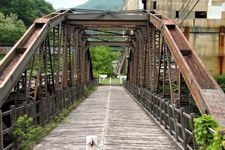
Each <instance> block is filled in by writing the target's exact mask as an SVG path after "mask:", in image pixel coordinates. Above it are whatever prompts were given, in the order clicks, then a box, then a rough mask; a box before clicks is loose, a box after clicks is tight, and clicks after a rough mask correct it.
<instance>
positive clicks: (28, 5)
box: [0, 0, 54, 27]
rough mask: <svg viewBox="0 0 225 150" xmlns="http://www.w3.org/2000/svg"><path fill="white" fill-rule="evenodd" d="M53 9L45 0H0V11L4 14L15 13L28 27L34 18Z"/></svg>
mask: <svg viewBox="0 0 225 150" xmlns="http://www.w3.org/2000/svg"><path fill="white" fill-rule="evenodd" d="M52 11H54V9H53V7H52V5H51V4H50V3H48V2H46V1H45V0H0V12H2V13H3V14H5V15H10V14H11V13H13V14H17V15H18V17H19V19H21V20H22V21H23V22H24V24H25V25H26V26H27V27H28V26H30V25H31V24H32V22H33V21H34V19H36V18H39V17H41V16H44V15H47V14H49V13H50V12H52Z"/></svg>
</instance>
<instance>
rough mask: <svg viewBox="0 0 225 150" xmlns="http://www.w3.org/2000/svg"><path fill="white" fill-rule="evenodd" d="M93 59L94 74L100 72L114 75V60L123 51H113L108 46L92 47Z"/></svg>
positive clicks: (96, 74)
mask: <svg viewBox="0 0 225 150" xmlns="http://www.w3.org/2000/svg"><path fill="white" fill-rule="evenodd" d="M90 52H91V60H92V64H93V73H94V76H95V77H96V76H98V75H99V74H107V75H108V76H112V75H113V66H112V61H113V60H118V59H119V57H120V55H121V53H120V52H119V51H113V50H112V49H111V48H110V47H107V46H96V47H91V49H90Z"/></svg>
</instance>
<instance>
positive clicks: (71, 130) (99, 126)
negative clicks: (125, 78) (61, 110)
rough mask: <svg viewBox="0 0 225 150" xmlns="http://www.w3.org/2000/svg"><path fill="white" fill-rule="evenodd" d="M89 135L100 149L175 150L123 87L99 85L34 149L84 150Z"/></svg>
mask: <svg viewBox="0 0 225 150" xmlns="http://www.w3.org/2000/svg"><path fill="white" fill-rule="evenodd" d="M88 135H97V136H98V146H99V150H170V149H171V150H172V149H175V146H174V145H173V143H172V142H171V141H170V140H169V138H168V137H167V136H166V135H164V134H163V132H162V131H161V130H160V129H159V127H158V126H157V125H156V124H155V122H154V121H153V120H152V119H151V118H150V117H149V116H148V115H147V114H146V113H145V112H144V111H143V110H142V109H141V108H140V107H139V106H138V104H137V103H136V102H135V101H134V100H133V99H132V98H131V97H130V96H129V95H128V94H127V93H126V92H125V91H124V89H123V88H122V87H115V86H102V87H98V89H97V91H96V92H95V93H93V94H92V95H90V96H89V97H88V98H87V99H86V100H85V101H84V102H83V103H82V104H81V105H80V106H79V107H78V108H77V109H76V110H74V111H73V112H72V113H71V114H70V115H69V117H68V118H67V119H66V120H65V121H64V122H63V123H62V124H60V125H59V126H58V127H57V128H56V129H54V130H53V131H52V132H51V133H50V134H49V135H48V136H47V137H45V138H44V139H42V140H41V142H40V143H39V144H38V145H36V147H35V148H34V150H62V149H63V150H85V145H86V136H88Z"/></svg>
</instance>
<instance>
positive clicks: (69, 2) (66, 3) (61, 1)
mask: <svg viewBox="0 0 225 150" xmlns="http://www.w3.org/2000/svg"><path fill="white" fill-rule="evenodd" d="M46 1H47V2H50V3H51V4H52V5H53V7H54V8H55V9H57V8H71V7H75V6H78V5H80V4H83V3H85V2H87V1H88V0H46Z"/></svg>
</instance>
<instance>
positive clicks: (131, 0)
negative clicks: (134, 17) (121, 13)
mask: <svg viewBox="0 0 225 150" xmlns="http://www.w3.org/2000/svg"><path fill="white" fill-rule="evenodd" d="M139 1H140V0H124V2H123V3H124V7H123V10H138V9H139Z"/></svg>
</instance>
